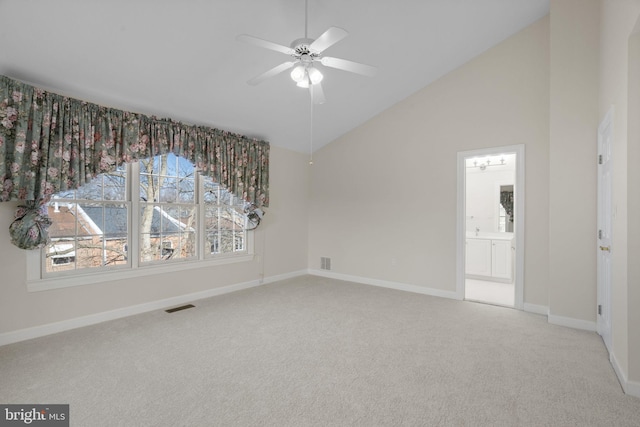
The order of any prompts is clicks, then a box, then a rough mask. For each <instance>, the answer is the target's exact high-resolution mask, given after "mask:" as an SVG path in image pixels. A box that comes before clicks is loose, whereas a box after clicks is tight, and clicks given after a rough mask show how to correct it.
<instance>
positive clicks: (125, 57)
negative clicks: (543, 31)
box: [0, 0, 549, 152]
mask: <svg viewBox="0 0 640 427" xmlns="http://www.w3.org/2000/svg"><path fill="white" fill-rule="evenodd" d="M308 10H309V18H308V32H309V37H310V38H316V37H318V36H319V35H320V34H322V33H323V32H324V31H325V30H326V29H327V28H329V27H331V26H337V27H341V28H344V29H345V30H347V31H348V32H349V36H348V37H346V38H345V39H343V40H341V41H340V42H338V43H336V44H335V45H333V46H331V47H330V48H328V49H327V50H326V51H325V54H326V55H328V56H332V57H338V58H344V59H349V60H352V61H357V62H362V63H365V64H370V65H374V66H376V67H377V68H378V73H377V75H376V76H375V77H365V76H360V75H357V74H352V73H348V72H345V71H341V70H336V69H330V68H326V67H323V66H321V65H320V66H318V67H319V68H321V69H322V72H323V74H324V75H325V78H324V80H323V82H322V85H323V88H324V93H325V96H326V102H325V103H324V104H321V105H316V106H314V107H313V148H314V149H318V148H320V147H321V146H323V145H325V144H327V143H329V142H331V141H333V140H334V139H336V138H338V137H340V136H341V135H343V134H344V133H346V132H348V131H350V130H351V129H353V128H355V127H357V126H358V125H360V124H362V123H363V122H365V121H367V120H368V119H370V118H372V117H373V116H375V115H376V114H378V113H380V112H382V111H383V110H385V109H387V108H389V107H390V106H392V105H393V104H395V103H397V102H399V101H401V100H402V99H404V98H406V97H407V96H409V95H411V94H412V93H414V92H416V91H418V90H420V89H421V88H423V87H425V86H426V85H428V84H429V83H431V82H433V81H434V80H436V79H438V78H439V77H441V76H443V75H444V74H446V73H448V72H450V71H452V70H453V69H455V68H457V67H459V66H461V65H462V64H464V63H465V62H467V61H469V60H470V59H471V58H473V57H475V56H477V55H479V54H480V53H482V52H483V51H485V50H487V49H489V48H491V47H492V46H494V45H496V44H497V43H499V42H500V41H502V40H504V39H506V38H508V37H509V36H511V35H512V34H514V33H516V32H518V31H520V30H522V29H523V28H525V27H526V26H528V25H529V24H531V23H533V22H535V21H536V20H538V19H540V18H542V17H543V16H545V15H546V14H547V13H548V11H549V0H394V1H390V0H347V1H345V0H308ZM304 29H305V1H304V0H182V1H177V0H173V1H169V0H111V1H98V0H56V1H51V0H29V1H24V0H0V74H3V75H6V76H9V77H11V78H15V79H18V80H22V81H25V82H27V83H31V84H34V85H36V86H40V87H43V88H45V89H48V90H50V91H54V92H57V93H61V94H64V95H68V96H72V97H75V98H79V99H83V100H86V101H90V102H95V103H98V104H102V105H106V106H110V107H114V108H118V109H124V110H130V111H135V112H140V113H144V114H149V115H156V116H160V117H170V118H172V119H175V120H181V121H184V122H186V123H190V124H201V125H207V126H211V127H216V128H219V129H224V130H228V131H232V132H237V133H241V134H244V135H247V136H251V137H256V138H260V139H265V140H267V141H269V142H270V143H271V144H272V145H275V146H280V147H284V148H288V149H291V150H295V151H300V152H308V151H309V147H310V117H311V107H310V96H309V92H308V91H307V90H304V89H300V88H298V87H296V86H295V83H294V82H293V81H292V80H291V78H290V77H289V73H288V72H284V73H282V74H279V75H277V76H275V77H273V78H271V79H268V80H266V81H264V82H262V83H260V84H259V85H257V86H251V85H248V84H247V80H249V79H251V78H253V77H255V76H257V75H259V74H261V73H262V72H264V71H267V70H268V69H270V68H272V67H274V66H276V65H278V64H280V63H282V62H284V61H288V60H289V59H288V58H287V56H285V55H284V54H282V53H279V52H274V51H270V50H267V49H261V48H259V47H256V46H253V45H249V44H245V43H241V42H238V41H237V40H236V36H237V35H239V34H250V35H253V36H256V37H259V38H262V39H266V40H270V41H273V42H275V43H278V44H282V45H286V46H288V45H289V44H290V43H291V42H292V41H293V40H295V39H298V38H301V37H304Z"/></svg>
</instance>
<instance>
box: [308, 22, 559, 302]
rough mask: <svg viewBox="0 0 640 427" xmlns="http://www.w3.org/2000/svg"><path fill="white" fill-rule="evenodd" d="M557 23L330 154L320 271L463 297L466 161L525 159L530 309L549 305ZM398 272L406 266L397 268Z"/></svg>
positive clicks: (320, 213) (322, 157) (320, 163)
mask: <svg viewBox="0 0 640 427" xmlns="http://www.w3.org/2000/svg"><path fill="white" fill-rule="evenodd" d="M548 29H549V27H548V18H544V19H542V20H540V21H538V22H536V23H534V24H533V25H531V26H530V27H528V28H527V29H525V30H524V31H522V32H520V33H518V34H516V35H515V36H513V37H511V38H509V39H508V40H506V41H505V42H503V43H501V44H499V45H498V46H496V47H494V48H492V49H490V50H488V51H487V52H485V53H484V54H482V55H480V56H479V57H477V58H475V59H474V60H472V61H470V62H469V63H467V64H465V65H464V66H462V67H460V68H459V69H457V70H455V71H453V72H451V73H449V74H448V75H446V76H444V77H443V78H441V79H440V80H438V81H436V82H435V83H433V84H431V85H429V86H428V87H426V88H424V89H423V90H421V91H419V92H417V93H415V94H414V95H412V96H410V97H409V98H407V99H405V100H404V101H402V102H400V103H398V104H396V105H395V106H393V107H392V108H390V109H388V110H386V111H384V112H383V113H381V114H380V115H379V116H377V117H375V118H374V119H372V120H370V121H369V122H367V123H365V124H364V125H362V126H360V127H358V128H357V129H354V130H353V131H352V132H349V133H348V134H346V135H344V136H343V137H342V138H340V139H338V140H336V141H334V142H333V143H331V144H329V145H327V146H325V147H323V148H322V149H321V150H319V151H318V152H317V153H316V155H315V164H314V165H313V168H312V177H311V193H310V194H311V205H310V219H309V247H310V249H309V267H310V268H311V269H319V267H320V257H324V256H326V257H330V258H331V259H332V269H333V271H334V272H336V273H340V274H344V275H350V276H356V277H361V278H369V279H376V280H384V281H390V282H394V283H400V284H410V285H415V286H420V287H423V288H429V289H436V290H444V291H450V292H455V290H456V161H457V160H456V159H457V152H459V151H468V150H473V149H478V148H486V147H496V146H508V145H516V144H524V145H525V147H526V172H527V177H526V185H527V188H526V194H527V196H526V197H527V200H526V218H527V220H526V230H525V232H526V235H527V238H526V260H525V302H528V303H531V304H537V305H544V306H546V305H547V284H548V262H549V260H548V256H547V249H548V243H547V240H548V212H549V207H548V198H547V192H548V189H549V183H548V134H549V127H548V122H549V80H548V76H549V39H548ZM394 261H395V262H394Z"/></svg>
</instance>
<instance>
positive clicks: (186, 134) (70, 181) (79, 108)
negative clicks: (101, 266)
mask: <svg viewBox="0 0 640 427" xmlns="http://www.w3.org/2000/svg"><path fill="white" fill-rule="evenodd" d="M170 152H171V153H174V154H176V155H179V156H182V157H184V158H186V159H188V160H190V161H191V162H193V164H195V165H196V166H197V167H198V169H199V170H200V171H201V173H203V174H205V175H208V176H210V177H212V178H213V180H214V181H216V182H217V183H218V184H220V185H222V186H224V187H225V188H227V189H228V190H229V191H231V192H232V193H233V194H235V195H236V196H238V197H241V198H243V199H245V200H247V201H248V202H251V203H255V204H256V205H258V206H268V205H269V143H267V142H265V141H259V140H255V139H251V138H247V137H245V136H242V135H237V134H233V133H230V132H225V131H222V130H218V129H214V128H210V127H205V126H194V125H187V124H184V123H181V122H176V121H173V120H171V119H158V118H156V117H152V116H146V115H144V114H139V113H133V112H128V111H122V110H116V109H113V108H107V107H103V106H100V105H97V104H92V103H89V102H85V101H80V100H77V99H73V98H69V97H65V96H62V95H58V94H55V93H51V92H48V91H45V90H42V89H39V88H36V87H34V86H31V85H28V84H25V83H22V82H19V81H16V80H13V79H10V78H8V77H6V76H0V184H1V185H2V189H1V192H0V201H10V200H24V201H29V202H30V203H29V205H31V206H34V205H35V206H37V205H39V204H42V203H44V202H46V201H47V200H48V198H49V197H50V196H51V195H52V194H54V193H57V192H59V191H63V190H68V189H73V188H78V187H80V186H82V185H84V184H85V183H87V182H88V181H90V180H91V178H92V177H94V176H96V175H98V174H100V173H104V172H109V171H113V170H114V169H115V168H116V167H117V166H119V165H120V164H122V163H124V162H131V161H136V160H138V159H143V158H148V157H152V156H156V155H160V154H166V153H170Z"/></svg>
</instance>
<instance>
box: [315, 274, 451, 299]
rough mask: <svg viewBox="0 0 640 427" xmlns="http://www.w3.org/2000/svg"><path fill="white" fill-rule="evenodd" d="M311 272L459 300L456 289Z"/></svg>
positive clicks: (330, 277)
mask: <svg viewBox="0 0 640 427" xmlns="http://www.w3.org/2000/svg"><path fill="white" fill-rule="evenodd" d="M308 273H309V274H311V275H314V276H320V277H327V278H329V279H336V280H345V281H347V282H355V283H362V284H365V285H372V286H379V287H382V288H390V289H397V290H399V291H407V292H414V293H417V294H423V295H430V296H434V297H441V298H449V299H456V300H459V299H460V298H459V297H458V295H457V293H456V292H455V291H444V290H442V289H434V288H427V287H424V286H417V285H409V284H407V283H398V282H389V281H386V280H378V279H371V278H368V277H360V276H351V275H348V274H341V273H335V272H332V271H326V270H309V271H308Z"/></svg>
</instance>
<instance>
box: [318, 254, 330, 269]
mask: <svg viewBox="0 0 640 427" xmlns="http://www.w3.org/2000/svg"><path fill="white" fill-rule="evenodd" d="M320 270H331V258H327V257H321V258H320Z"/></svg>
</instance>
